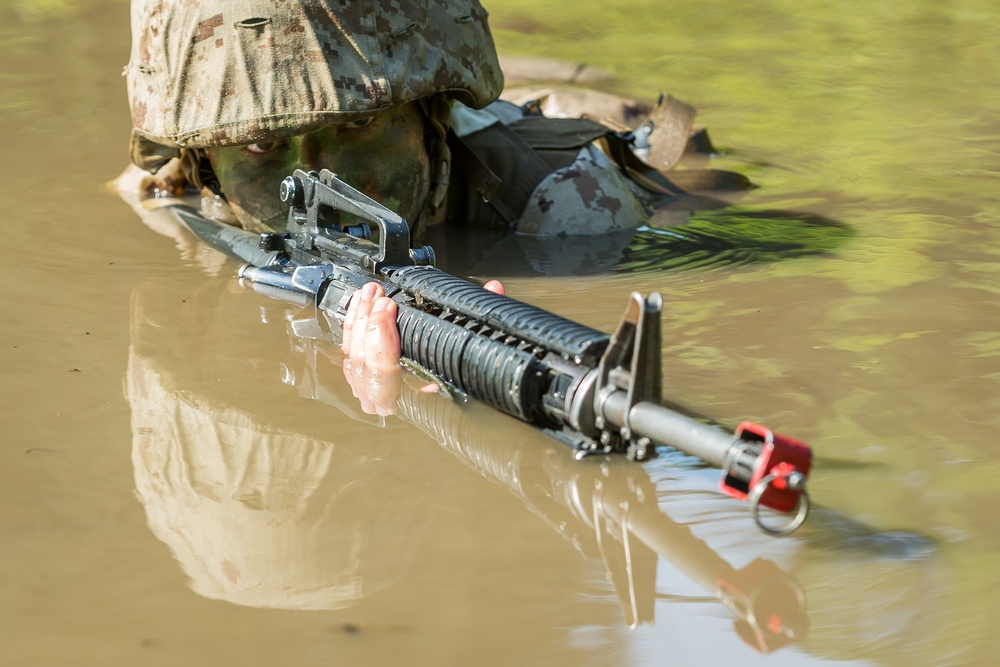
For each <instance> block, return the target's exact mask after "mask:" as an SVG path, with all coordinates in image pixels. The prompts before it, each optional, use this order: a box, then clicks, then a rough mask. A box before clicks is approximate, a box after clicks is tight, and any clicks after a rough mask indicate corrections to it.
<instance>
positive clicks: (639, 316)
mask: <svg viewBox="0 0 1000 667" xmlns="http://www.w3.org/2000/svg"><path fill="white" fill-rule="evenodd" d="M279 196H280V198H281V200H282V201H283V202H284V203H285V204H286V205H288V206H289V214H288V224H287V229H286V231H285V232H284V233H268V234H263V235H261V236H260V238H259V247H251V244H250V243H249V242H248V240H247V239H246V238H245V236H246V235H247V233H246V232H242V231H241V230H236V229H233V228H229V229H223V228H221V226H213V225H212V223H209V222H207V221H205V220H204V219H198V220H196V219H194V218H192V217H190V216H183V217H184V220H185V222H187V223H188V226H189V227H191V228H192V231H194V232H195V233H196V234H198V235H199V236H201V237H202V238H203V239H205V240H206V241H208V242H209V243H212V244H213V245H215V246H216V247H220V248H221V249H223V250H225V251H226V252H229V253H230V254H234V255H236V256H238V257H240V258H242V259H243V260H244V261H247V262H249V263H248V264H247V265H245V266H243V267H242V268H241V269H240V277H241V278H242V279H244V280H247V281H250V282H252V283H253V284H254V286H255V288H256V289H258V290H259V291H263V292H265V293H268V294H270V295H272V296H276V297H279V298H283V299H286V300H291V301H300V302H302V303H306V302H312V303H314V304H315V305H316V306H317V307H318V308H319V309H320V310H321V311H322V312H323V313H324V314H325V316H326V317H327V318H328V319H329V320H332V321H333V322H335V323H338V324H339V323H342V322H343V320H344V317H345V316H346V313H347V307H348V304H349V303H350V300H351V297H352V295H353V294H354V292H356V291H357V290H359V289H361V287H362V286H363V285H365V284H366V283H368V282H372V281H375V282H378V283H380V284H381V285H382V286H383V288H384V289H385V293H386V295H387V296H389V297H390V298H392V299H393V300H394V301H396V303H397V304H398V306H399V308H398V316H397V323H398V325H399V333H400V342H401V346H402V353H403V356H404V357H405V358H407V359H409V360H411V361H413V362H415V363H417V364H418V365H420V366H422V367H423V368H425V369H427V370H429V371H431V372H432V373H433V374H434V375H436V376H437V377H439V378H440V379H441V380H443V381H444V382H445V383H447V384H448V385H451V386H452V387H454V388H457V389H458V390H460V392H462V393H465V394H468V395H470V396H472V397H474V398H476V399H478V400H479V401H482V402H484V403H486V404H488V405H490V406H492V407H494V408H496V409H498V410H501V411H503V412H505V413H507V414H508V415H512V416H514V417H517V418H518V419H521V420H523V421H526V422H529V423H532V424H534V425H536V426H537V427H539V428H541V429H542V430H543V431H544V432H545V433H547V434H549V435H551V436H552V437H554V438H556V439H558V440H560V441H562V442H564V443H565V444H567V445H569V446H570V447H571V448H573V450H574V451H575V452H576V456H577V458H584V457H587V456H591V455H600V454H613V453H623V454H625V455H627V456H628V457H629V458H630V459H633V460H639V461H641V460H644V459H646V458H648V457H650V456H652V455H653V453H654V451H655V450H654V445H655V444H661V445H666V446H669V447H673V448H675V449H678V450H680V451H683V452H685V453H687V454H689V455H693V456H696V457H698V458H700V459H702V460H703V461H705V462H706V463H709V464H711V465H713V466H715V467H718V468H721V469H722V471H723V474H722V478H721V481H720V488H721V489H722V490H723V491H724V492H725V493H727V494H729V495H731V496H734V497H736V498H740V499H748V500H749V503H750V507H751V511H752V514H753V517H754V520H755V521H756V522H757V524H758V525H759V526H760V527H761V528H762V529H763V530H765V531H767V532H769V533H771V534H775V535H783V534H787V533H790V532H791V531H793V530H795V529H796V528H797V527H798V526H799V525H801V524H802V522H803V521H804V520H805V517H806V515H807V514H808V511H809V497H808V494H807V492H806V478H807V476H808V474H809V469H810V466H811V462H812V452H811V450H810V449H809V447H808V446H806V445H805V444H803V443H801V442H798V441H796V440H794V439H792V438H789V437H787V436H784V435H781V434H779V433H775V432H773V431H772V430H770V429H768V428H766V427H763V426H760V425H758V424H755V423H752V422H743V423H741V424H740V425H739V427H738V428H737V429H736V431H735V433H728V432H726V431H724V430H722V429H720V428H717V427H714V426H711V425H708V424H705V423H702V422H699V421H696V420H694V419H691V418H689V417H687V416H685V415H682V414H680V413H678V412H676V411H673V410H670V409H668V408H666V407H664V406H663V405H661V403H660V400H661V384H660V380H661V378H660V369H661V365H660V314H661V311H662V307H663V301H662V298H661V297H660V295H659V294H656V293H654V294H651V295H649V296H645V297H643V296H641V295H639V294H638V293H633V294H632V295H631V296H630V297H629V302H628V305H627V307H626V309H625V314H624V316H623V317H622V320H621V322H620V324H619V325H618V328H617V330H616V331H615V333H614V334H613V335H610V336H609V335H608V334H605V333H603V332H601V331H598V330H596V329H592V328H590V327H587V326H584V325H582V324H579V323H576V322H573V321H570V320H568V319H565V318H563V317H560V316H558V315H555V314H553V313H550V312H548V311H545V310H543V309H540V308H537V307H534V306H531V305H528V304H525V303H523V302H520V301H517V300H515V299H512V298H510V297H507V296H503V295H498V294H494V293H492V292H489V291H487V290H485V289H483V288H482V287H480V286H479V285H476V284H474V283H471V282H468V281H466V280H463V279H460V278H457V277H455V276H452V275H450V274H448V273H445V272H444V271H441V270H439V269H437V268H435V267H434V261H435V258H434V251H433V249H432V248H430V247H427V246H425V247H421V248H411V247H410V233H409V227H408V226H407V223H406V221H405V220H403V219H402V218H401V217H400V216H399V215H397V214H396V213H394V212H393V211H390V210H389V209H387V208H386V207H384V206H382V205H381V204H379V203H378V202H376V201H374V200H372V199H371V198H369V197H367V196H366V195H364V194H363V193H361V192H359V191H357V190H355V189H354V188H352V187H350V186H349V185H347V184H346V183H344V182H343V181H341V180H340V179H338V178H337V176H336V175H335V174H333V173H332V172H330V171H327V170H323V171H322V172H320V173H316V172H305V171H302V170H296V171H295V172H294V173H293V174H292V175H291V176H289V177H287V178H286V179H285V180H284V182H283V183H282V184H281V188H280V192H279ZM345 214H346V216H345ZM352 223H353V224H352ZM373 227H374V233H375V234H376V235H377V238H376V239H375V240H372V236H371V235H372V233H373V231H372V228H373ZM761 506H765V507H769V508H771V509H774V510H776V511H778V512H782V513H787V514H792V513H794V516H792V517H791V518H790V519H789V520H788V521H787V522H786V523H784V524H782V525H779V526H774V525H771V524H769V523H766V522H764V521H763V520H762V518H761V516H760V507H761Z"/></svg>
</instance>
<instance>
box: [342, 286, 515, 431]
mask: <svg viewBox="0 0 1000 667" xmlns="http://www.w3.org/2000/svg"><path fill="white" fill-rule="evenodd" d="M483 287H484V288H485V289H487V290H489V291H491V292H493V293H495V294H503V293H504V289H503V285H501V284H500V282H499V281H497V280H491V281H490V282H488V283H486V284H485V285H483ZM397 311H398V306H397V305H396V302H395V301H393V300H392V299H390V298H389V297H387V296H386V295H385V291H384V290H383V289H382V286H381V285H379V284H378V283H368V284H366V285H365V286H364V287H362V288H361V289H360V290H358V291H357V292H355V293H354V296H352V297H351V302H350V304H348V306H347V316H346V317H345V318H344V338H343V342H342V343H341V350H342V351H343V353H344V375H345V377H346V378H347V382H348V383H349V384H350V385H351V389H352V390H353V392H354V395H355V397H357V399H358V400H359V401H360V402H361V409H362V410H364V411H365V412H366V413H367V414H378V415H390V414H392V413H393V412H395V405H396V399H397V398H399V390H400V386H401V384H402V367H401V366H400V365H399V359H400V357H401V356H402V350H401V348H400V343H399V328H398V327H397V326H396V314H397ZM436 389H437V385H434V384H430V385H427V386H426V387H424V390H427V391H433V390H436Z"/></svg>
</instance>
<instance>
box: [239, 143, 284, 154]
mask: <svg viewBox="0 0 1000 667" xmlns="http://www.w3.org/2000/svg"><path fill="white" fill-rule="evenodd" d="M280 143H281V142H280V141H262V142H260V143H259V144H250V145H249V146H247V147H246V148H247V151H249V152H251V153H254V154H256V155H263V154H264V153H270V152H271V151H273V150H274V149H275V148H277V147H278V145H279V144H280Z"/></svg>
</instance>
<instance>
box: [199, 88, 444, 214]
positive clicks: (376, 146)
mask: <svg viewBox="0 0 1000 667" xmlns="http://www.w3.org/2000/svg"><path fill="white" fill-rule="evenodd" d="M206 152H207V154H208V158H209V161H210V162H211V165H212V169H213V170H214V171H215V175H216V177H217V178H218V180H219V184H220V186H221V188H222V192H223V194H224V195H225V196H226V199H227V200H228V201H229V204H230V206H232V208H233V211H234V212H235V213H236V217H237V218H238V219H239V221H240V223H241V224H242V225H243V227H244V228H246V229H248V230H250V231H254V232H260V231H269V230H272V231H274V230H276V231H282V230H284V228H285V220H286V218H287V216H288V208H287V207H286V206H285V205H284V204H282V203H281V202H280V201H279V199H278V186H279V184H280V183H281V181H282V179H284V178H285V177H286V176H288V175H289V174H291V173H292V171H294V170H295V169H304V170H306V171H311V170H315V171H319V170H320V169H329V170H330V171H332V172H334V173H336V174H337V175H338V176H339V177H340V178H342V179H343V180H344V181H345V182H347V183H349V184H350V185H352V186H354V187H356V188H357V189H359V190H361V191H362V192H364V193H365V194H366V195H368V196H369V197H371V198H372V199H374V200H375V201H378V202H380V203H381V204H383V205H384V206H386V207H388V208H389V209H391V210H393V211H396V212H397V213H399V214H400V215H401V216H403V217H404V218H405V219H406V220H408V221H410V222H413V221H415V220H416V217H417V214H418V213H419V212H420V210H421V208H422V207H423V204H424V200H425V198H426V197H427V193H428V190H429V187H430V177H429V173H430V160H429V158H428V156H427V147H426V145H425V142H424V118H423V114H422V113H421V111H420V109H419V108H418V107H417V105H416V104H412V103H411V104H406V105H403V106H401V107H397V108H394V109H391V110H389V111H386V112H384V113H381V114H378V115H376V116H370V117H368V118H366V119H363V120H360V121H355V122H353V123H345V124H340V125H330V126H328V127H325V128H323V129H320V130H317V131H315V132H310V133H308V134H301V135H296V136H293V137H290V138H288V139H284V140H281V141H272V142H262V143H259V144H250V145H248V146H228V147H217V148H208V149H206Z"/></svg>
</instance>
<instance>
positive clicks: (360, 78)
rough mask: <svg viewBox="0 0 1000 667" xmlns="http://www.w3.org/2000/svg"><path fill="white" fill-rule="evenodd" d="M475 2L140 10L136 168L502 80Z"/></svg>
mask: <svg viewBox="0 0 1000 667" xmlns="http://www.w3.org/2000/svg"><path fill="white" fill-rule="evenodd" d="M487 15H488V14H487V12H486V10H485V9H483V7H482V6H481V5H480V4H479V2H478V0H327V1H325V2H324V1H321V0H302V1H300V2H289V1H287V0H226V1H223V0H210V1H204V2H196V1H193V0H134V1H133V3H132V52H131V57H130V59H129V64H128V67H127V68H126V77H127V83H128V94H129V102H130V104H131V110H132V124H133V130H132V146H131V153H132V161H133V162H135V163H136V164H137V165H139V166H141V167H144V168H147V169H152V168H155V167H157V166H159V165H162V164H163V163H164V162H166V161H167V160H168V159H170V158H171V157H176V156H177V154H178V150H179V149H180V148H203V147H209V146H239V145H246V144H251V143H258V142H263V141H275V140H279V139H282V138H285V137H288V136H292V135H295V134H302V133H305V132H311V131H314V130H317V129H320V128H322V127H325V126H327V125H330V124H332V123H342V122H349V121H351V120H356V119H358V118H363V117H365V116H370V115H372V114H373V113H376V112H378V111H380V110H384V109H387V108H390V107H394V106H398V105H401V104H405V103H408V102H411V101H414V100H417V99H420V98H423V97H427V96H429V95H432V94H434V93H446V94H448V95H449V96H451V97H453V98H455V99H457V100H459V101H461V102H462V103H464V104H466V105H468V106H472V107H475V108H481V107H483V106H485V105H487V104H489V103H490V102H492V101H493V100H494V99H495V98H496V97H497V96H498V95H499V94H500V91H501V90H502V88H503V74H502V73H501V71H500V66H499V63H498V62H497V55H496V49H495V47H494V44H493V38H492V35H491V34H490V30H489V26H488V24H487Z"/></svg>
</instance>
